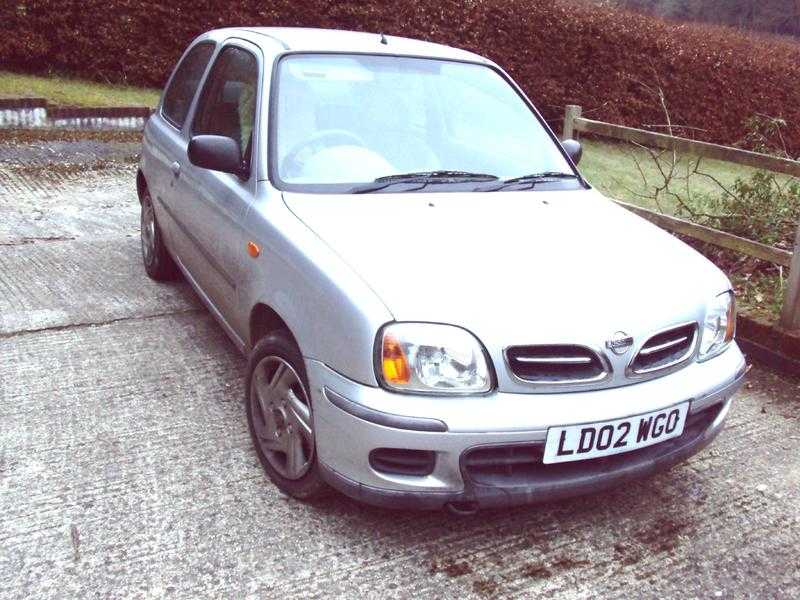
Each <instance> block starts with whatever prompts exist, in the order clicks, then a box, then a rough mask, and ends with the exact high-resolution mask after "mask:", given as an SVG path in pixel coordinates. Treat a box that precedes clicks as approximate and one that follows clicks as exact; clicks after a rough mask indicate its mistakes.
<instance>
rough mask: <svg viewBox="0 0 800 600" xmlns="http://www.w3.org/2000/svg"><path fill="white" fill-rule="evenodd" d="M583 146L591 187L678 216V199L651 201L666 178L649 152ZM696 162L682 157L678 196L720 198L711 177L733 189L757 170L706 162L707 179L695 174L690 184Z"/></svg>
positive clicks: (602, 144) (591, 142) (595, 143)
mask: <svg viewBox="0 0 800 600" xmlns="http://www.w3.org/2000/svg"><path fill="white" fill-rule="evenodd" d="M581 143H582V144H583V149H584V150H583V159H582V160H581V172H582V173H583V175H584V176H585V177H586V179H587V180H588V181H589V183H591V184H592V185H593V186H595V187H596V188H597V189H598V190H599V191H601V192H602V193H603V194H605V195H606V196H609V197H610V198H615V199H617V200H624V201H625V202H630V203H632V204H638V205H639V206H643V207H645V208H650V209H652V210H659V208H660V209H661V211H662V212H665V213H668V214H674V213H675V212H676V209H677V208H678V203H677V202H676V201H675V199H674V198H669V197H667V196H663V197H662V200H661V201H660V204H661V207H659V206H657V205H656V202H655V201H654V200H653V198H652V197H651V196H652V195H653V194H654V191H655V188H656V186H657V185H661V184H663V182H664V178H663V176H662V175H661V174H660V173H659V170H658V167H657V166H656V164H655V162H654V161H653V160H652V158H651V157H650V155H649V154H648V153H647V152H646V151H645V150H642V149H639V148H636V147H635V146H632V145H631V144H625V143H615V142H606V141H601V140H597V139H586V138H584V139H583V140H581ZM666 157H667V155H666V154H665V155H664V158H665V159H666ZM636 159H638V162H639V167H641V172H640V171H639V167H637V164H636V163H637V160H636ZM695 161H696V159H695V158H694V157H687V156H679V157H678V165H679V166H678V169H677V170H676V173H677V175H678V177H680V178H681V180H680V181H678V182H677V183H673V185H672V187H673V188H674V189H675V190H676V191H678V193H681V194H685V193H687V192H688V193H690V194H693V195H696V196H700V195H711V196H718V195H720V193H721V191H722V190H721V189H720V187H719V185H718V184H717V183H715V182H714V181H713V180H712V179H711V178H710V177H708V176H707V175H710V176H712V177H713V178H714V179H716V180H717V181H719V182H720V183H722V184H723V185H724V186H725V187H727V188H730V186H731V185H733V183H734V182H735V181H736V179H737V178H739V177H743V178H746V177H750V175H751V174H752V173H753V172H754V171H755V169H751V168H749V167H745V166H742V165H737V164H734V163H728V162H723V161H719V160H708V159H703V161H702V162H701V165H700V168H699V171H701V172H702V173H704V174H706V175H700V174H693V175H691V176H690V177H689V178H688V181H684V178H686V175H687V169H690V168H692V167H693V166H694V162H695ZM690 163H691V165H690ZM642 174H644V177H642ZM687 182H688V190H687Z"/></svg>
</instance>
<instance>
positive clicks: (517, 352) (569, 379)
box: [506, 345, 607, 384]
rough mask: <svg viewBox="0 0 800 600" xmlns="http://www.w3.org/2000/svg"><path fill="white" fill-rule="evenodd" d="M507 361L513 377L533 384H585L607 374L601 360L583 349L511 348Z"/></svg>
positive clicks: (507, 352)
mask: <svg viewBox="0 0 800 600" xmlns="http://www.w3.org/2000/svg"><path fill="white" fill-rule="evenodd" d="M506 358H507V360H508V366H509V368H510V369H511V371H512V373H514V375H516V376H517V377H519V378H520V379H524V380H525V381H530V382H533V383H543V384H570V383H573V384H574V383H588V382H593V381H599V380H601V379H603V378H604V377H605V376H606V374H607V372H606V368H605V367H604V365H603V362H602V361H601V360H600V357H599V356H598V355H597V354H596V353H595V352H593V351H592V350H590V349H589V348H586V347H584V346H572V345H548V346H513V347H511V348H509V349H508V350H506Z"/></svg>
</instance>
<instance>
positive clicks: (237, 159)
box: [188, 135, 246, 177]
mask: <svg viewBox="0 0 800 600" xmlns="http://www.w3.org/2000/svg"><path fill="white" fill-rule="evenodd" d="M188 153H189V162H191V163H192V164H193V165H195V166H198V167H200V168H202V169H211V170H213V171H222V172H223V173H232V174H234V175H238V176H239V177H242V176H244V175H246V173H245V169H244V166H243V165H242V158H241V154H240V151H239V144H237V143H236V140H234V139H233V138H229V137H225V136H223V135H196V136H195V137H193V138H192V139H191V141H190V142H189V152H188Z"/></svg>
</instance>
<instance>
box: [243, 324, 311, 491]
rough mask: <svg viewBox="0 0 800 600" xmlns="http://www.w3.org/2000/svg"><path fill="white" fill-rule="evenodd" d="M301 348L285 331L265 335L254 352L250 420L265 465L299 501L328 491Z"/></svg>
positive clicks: (248, 390) (274, 479) (248, 395)
mask: <svg viewBox="0 0 800 600" xmlns="http://www.w3.org/2000/svg"><path fill="white" fill-rule="evenodd" d="M308 390H309V387H308V381H307V379H306V371H305V366H304V364H303V358H302V356H301V354H300V350H299V349H298V348H297V346H296V345H295V344H294V342H293V341H292V339H291V336H290V335H289V333H288V332H286V331H278V332H274V333H270V334H267V335H266V336H265V337H264V338H262V339H261V341H259V342H258V344H256V346H255V348H253V351H252V353H251V354H250V361H249V365H248V369H247V386H246V392H245V393H246V398H245V401H246V406H247V423H248V426H249V428H250V436H251V438H252V439H253V445H254V446H255V449H256V453H257V454H258V458H259V460H260V461H261V466H262V467H263V468H264V471H266V473H267V475H268V476H269V478H270V479H271V480H272V482H273V483H274V484H275V485H276V486H278V488H280V489H281V490H282V491H283V492H284V493H286V494H288V495H290V496H293V497H295V498H298V499H301V500H310V499H312V498H316V497H318V496H320V495H322V494H323V493H325V491H326V490H327V486H326V484H325V482H324V481H323V480H322V477H321V476H320V473H319V467H318V463H317V455H316V444H315V440H314V419H313V417H312V412H311V396H310V394H309V392H308Z"/></svg>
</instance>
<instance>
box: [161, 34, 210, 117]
mask: <svg viewBox="0 0 800 600" xmlns="http://www.w3.org/2000/svg"><path fill="white" fill-rule="evenodd" d="M213 52H214V44H209V43H201V44H198V45H197V46H195V47H194V48H192V49H191V50H190V51H189V53H188V54H187V55H186V57H185V58H184V59H183V60H182V61H181V63H180V64H179V65H178V68H177V70H176V71H175V76H174V77H173V78H172V81H171V82H170V84H169V87H168V88H167V91H166V93H165V94H164V102H163V104H162V106H161V114H163V115H164V117H165V118H166V119H167V120H168V121H169V122H170V123H172V124H173V125H175V127H177V128H179V129H180V128H181V127H183V122H184V121H185V120H186V115H187V114H188V112H189V106H190V105H191V104H192V98H194V94H195V92H196V91H197V85H198V84H199V83H200V78H201V77H202V76H203V72H204V71H205V70H206V65H208V61H209V60H210V59H211V54H212V53H213Z"/></svg>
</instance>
